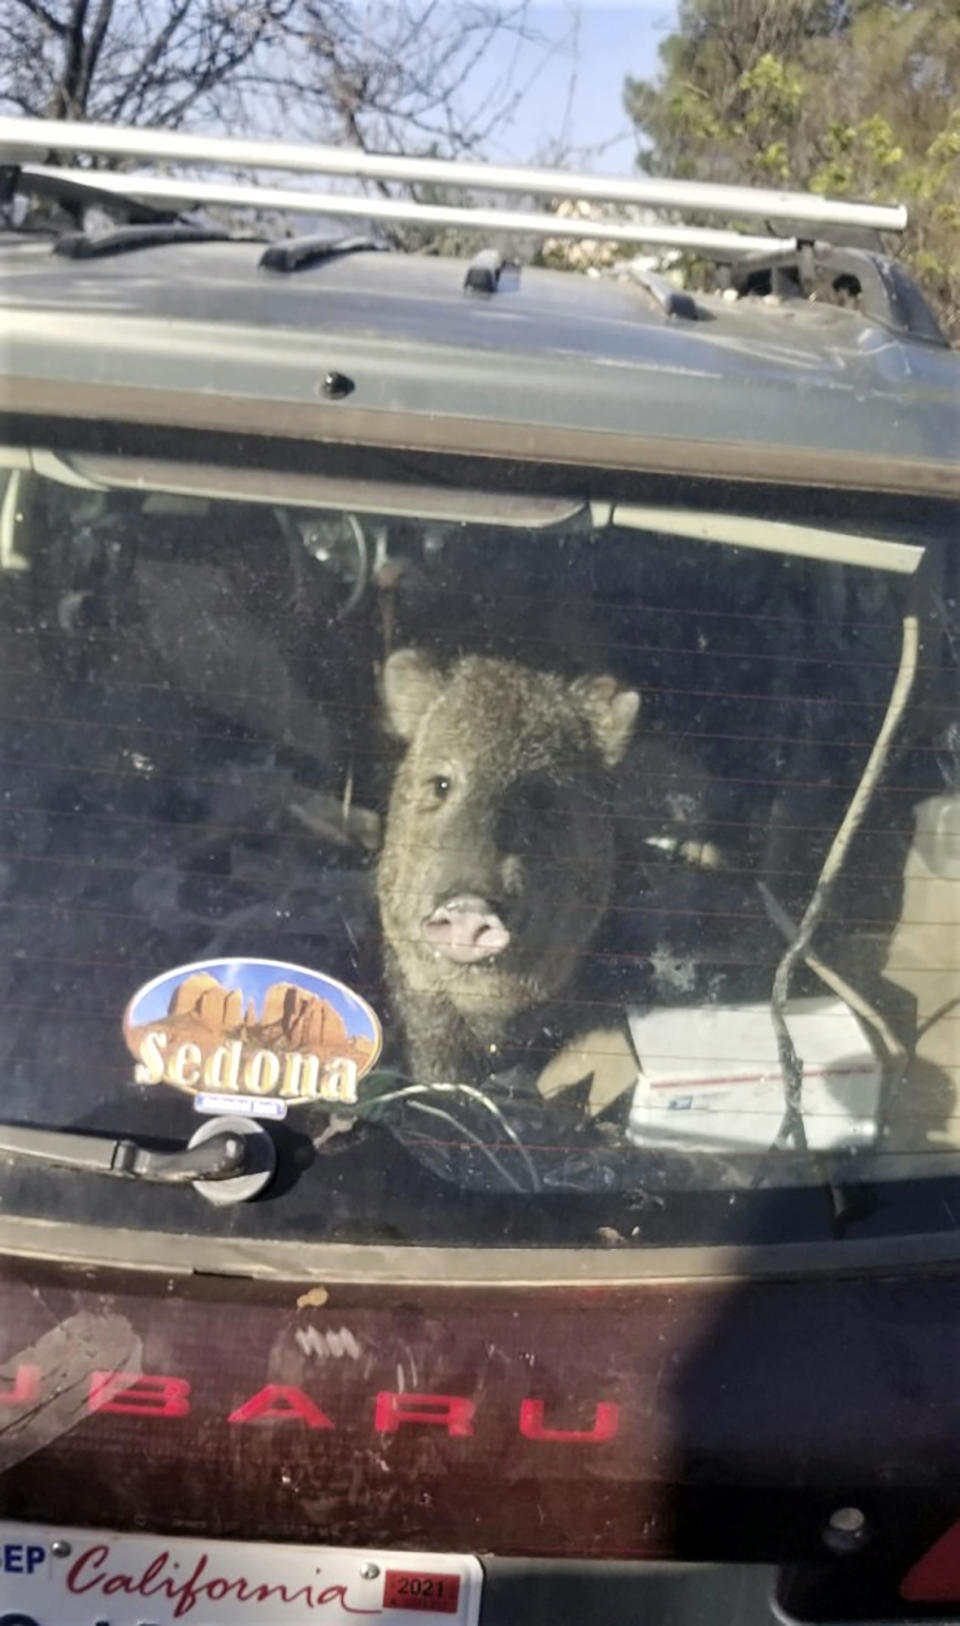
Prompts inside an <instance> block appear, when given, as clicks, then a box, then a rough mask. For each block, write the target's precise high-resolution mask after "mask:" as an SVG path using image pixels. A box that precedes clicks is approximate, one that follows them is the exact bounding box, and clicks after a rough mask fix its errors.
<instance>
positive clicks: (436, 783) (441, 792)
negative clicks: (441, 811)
mask: <svg viewBox="0 0 960 1626" xmlns="http://www.w3.org/2000/svg"><path fill="white" fill-rule="evenodd" d="M430 789H431V790H432V792H433V794H434V796H435V798H436V800H437V801H438V802H445V801H446V799H447V797H448V796H449V794H450V781H449V779H448V778H447V776H446V774H445V773H438V774H435V775H434V777H433V778H432V779H431V781H430Z"/></svg>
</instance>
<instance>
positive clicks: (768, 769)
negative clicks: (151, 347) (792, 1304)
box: [0, 448, 960, 1246]
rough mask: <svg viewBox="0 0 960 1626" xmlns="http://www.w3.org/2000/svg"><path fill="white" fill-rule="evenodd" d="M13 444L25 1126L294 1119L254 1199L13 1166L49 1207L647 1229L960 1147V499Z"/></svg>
mask: <svg viewBox="0 0 960 1626" xmlns="http://www.w3.org/2000/svg"><path fill="white" fill-rule="evenodd" d="M4 463H5V467H4V469H3V472H2V485H3V491H2V497H0V665H2V668H3V673H4V680H5V681H4V699H3V705H2V732H3V743H2V749H0V760H2V764H3V797H2V802H0V884H2V909H0V1058H2V1076H3V1080H4V1083H3V1109H2V1117H3V1120H4V1122H5V1123H6V1124H7V1125H18V1126H34V1127H39V1128H43V1127H47V1128H51V1129H52V1128H63V1127H67V1126H69V1127H70V1128H72V1129H80V1130H85V1131H87V1132H89V1133H90V1134H110V1135H115V1136H127V1137H132V1138H133V1139H135V1140H137V1141H139V1142H142V1143H144V1144H146V1145H149V1146H154V1147H156V1148H160V1149H163V1148H168V1149H169V1148H172V1147H177V1146H182V1145H183V1144H184V1143H185V1142H186V1141H187V1140H189V1139H190V1137H191V1136H192V1135H193V1134H194V1132H195V1131H196V1129H197V1128H198V1126H199V1125H201V1124H203V1123H207V1122H211V1121H213V1120H216V1119H218V1118H221V1117H222V1116H223V1115H225V1114H227V1115H229V1114H231V1113H232V1114H234V1115H237V1114H239V1115H246V1116H247V1117H249V1118H250V1119H251V1120H252V1121H254V1122H257V1123H260V1124H261V1125H262V1126H263V1127H264V1129H265V1131H266V1132H267V1133H268V1134H269V1135H270V1136H271V1138H272V1140H273V1141H274V1142H275V1145H276V1148H277V1173H276V1176H275V1178H274V1180H273V1182H272V1183H271V1185H270V1186H269V1187H268V1188H267V1189H266V1191H264V1192H263V1193H261V1194H260V1195H259V1196H258V1197H257V1199H256V1200H255V1201H251V1202H247V1203H242V1202H238V1203H229V1202H228V1203H225V1204H219V1205H218V1204H215V1203H209V1204H208V1203H204V1201H203V1200H202V1198H201V1197H200V1196H198V1194H197V1192H196V1191H194V1190H190V1189H178V1188H174V1187H164V1188H160V1187H157V1186H153V1185H150V1184H141V1183H140V1182H136V1183H130V1184H126V1185H122V1184H121V1183H120V1182H118V1181H113V1180H109V1179H107V1178H105V1177H103V1176H98V1175H92V1174H88V1173H84V1172H81V1171H77V1170H71V1169H68V1168H53V1167H47V1166H45V1165H42V1164H40V1163H37V1162H35V1161H32V1160H29V1159H23V1158H20V1157H11V1158H9V1159H6V1160H0V1200H2V1201H3V1204H4V1206H5V1208H6V1209H7V1210H8V1211H10V1212H14V1213H17V1212H19V1213H23V1214H28V1215H36V1216H44V1217H55V1218H57V1219H59V1220H66V1221H69V1220H72V1219H76V1220H81V1221H83V1222H85V1223H90V1222H93V1223H98V1224H107V1223H109V1224H120V1223H122V1224H123V1225H124V1226H128V1227H134V1228H135V1227H137V1226H140V1227H147V1228H150V1229H160V1230H170V1231H176V1232H180V1233H191V1232H198V1233H199V1232H210V1231H213V1232H215V1233H216V1232H218V1231H220V1232H225V1233H229V1234H235V1235H250V1236H253V1237H268V1238H270V1237H277V1238H279V1237H286V1238H291V1237H293V1238H302V1239H304V1240H307V1241H309V1240H344V1241H361V1242H362V1241H372V1240H389V1241H394V1242H399V1243H403V1242H413V1241H417V1242H435V1243H443V1242H451V1243H467V1244H473V1245H484V1246H499V1245H503V1244H506V1243H514V1244H516V1243H520V1244H529V1245H531V1246H532V1245H541V1246H543V1245H551V1244H560V1243H566V1244H569V1243H575V1244H578V1245H614V1244H615V1245H626V1246H629V1245H631V1244H635V1243H643V1242H651V1241H653V1242H688V1241H699V1242H711V1241H718V1240H724V1239H726V1238H727V1237H728V1236H730V1235H731V1234H743V1235H746V1234H749V1235H752V1236H755V1237H756V1238H757V1239H758V1240H765V1239H769V1238H770V1237H771V1236H773V1235H774V1234H777V1235H780V1234H793V1232H792V1230H791V1227H794V1228H796V1227H797V1226H799V1227H800V1229H801V1230H802V1229H803V1228H804V1227H805V1226H806V1227H809V1226H811V1225H812V1226H813V1229H814V1230H815V1231H816V1232H817V1234H819V1233H820V1231H821V1230H822V1231H823V1232H824V1234H840V1233H841V1232H844V1230H849V1227H850V1226H851V1225H857V1224H859V1225H861V1226H862V1225H864V1224H867V1225H869V1223H870V1216H871V1215H873V1216H875V1215H876V1213H877V1212H878V1208H879V1210H882V1208H883V1204H879V1205H878V1202H877V1198H876V1192H877V1191H878V1189H880V1188H883V1189H885V1188H886V1186H887V1185H888V1184H889V1183H891V1182H893V1181H894V1180H896V1181H897V1182H899V1185H900V1187H901V1189H902V1191H906V1190H908V1189H910V1190H913V1189H914V1188H916V1187H917V1186H918V1185H919V1184H920V1183H921V1182H922V1180H926V1181H929V1180H931V1179H933V1178H934V1177H936V1178H937V1179H940V1180H947V1181H948V1182H950V1181H952V1178H953V1164H952V1153H953V1149H954V1147H955V1146H956V1140H957V1118H956V1109H955V1105H954V1090H955V1082H956V1078H957V1061H958V1054H957V1044H956V1038H955V1035H956V1034H957V1032H958V1028H957V1021H958V1017H960V1012H958V1007H957V999H958V995H960V986H958V954H960V950H958V942H960V937H958V933H957V926H958V910H957V897H958V892H957V888H958V883H960V705H958V703H957V696H956V676H955V669H956V668H955V662H956V653H957V639H958V636H960V618H958V611H957V597H956V563H955V561H954V560H952V559H950V558H945V557H942V556H941V555H940V554H939V553H938V550H937V544H938V540H939V539H938V536H937V535H935V534H931V535H929V536H924V535H920V534H917V533H916V532H914V533H913V534H911V535H909V536H907V535H896V534H892V533H891V527H890V525H889V523H886V522H885V520H884V515H883V506H882V503H881V502H880V501H879V500H878V503H877V512H876V524H875V526H873V527H871V526H869V525H867V524H865V522H864V520H863V518H862V516H861V519H860V520H859V522H858V524H857V526H856V527H855V528H850V527H848V528H844V527H843V526H842V525H840V524H836V525H835V526H833V527H832V528H831V526H830V525H829V524H826V523H824V522H822V521H818V522H817V523H816V524H812V523H811V524H809V525H807V524H804V523H802V522H797V521H795V520H791V521H789V522H788V521H787V520H785V519H784V516H783V513H782V511H781V510H780V509H779V508H778V506H777V504H776V501H775V500H774V499H771V501H770V504H769V511H768V512H766V513H764V514H758V513H756V512H754V513H753V515H752V517H749V518H747V517H745V516H742V515H741V516H738V515H737V514H735V513H731V512H730V511H728V510H723V511H712V510H710V511H707V510H703V509H702V508H700V507H692V506H685V505H684V498H685V493H684V489H683V486H682V483H681V484H678V487H677V491H676V500H675V501H673V502H672V503H669V504H661V506H659V507H653V506H644V505H643V504H637V503H633V504H623V503H621V502H618V501H616V500H614V499H613V498H610V499H609V500H607V499H605V498H604V496H603V495H602V477H601V476H593V477H591V478H590V479H589V480H587V479H586V478H585V480H584V492H585V493H589V494H585V495H583V496H582V497H571V498H567V497H563V498H558V497H556V496H547V495H543V494H538V493H537V492H536V491H534V490H533V489H530V490H529V491H525V490H524V489H523V487H522V484H521V483H520V481H519V479H516V480H514V482H513V489H512V491H511V494H510V495H509V496H508V495H504V494H503V492H502V491H499V492H495V491H489V492H488V491H484V490H483V489H481V488H477V489H472V490H458V489H457V488H456V487H442V488H441V487H439V486H438V487H436V488H432V487H427V486H423V487H418V486H410V485H402V484H391V483H390V481H389V479H388V480H385V481H380V480H377V479H375V478H372V479H368V480H354V481H351V482H342V481H341V482H337V481H335V480H332V479H325V478H324V477H323V476H322V475H315V476H307V475H304V476H296V477H295V476H291V475H284V474H280V473H271V472H270V471H269V470H268V469H266V468H265V469H263V470H258V469H254V468H251V467H249V466H243V467H241V466H237V467H234V468H230V467H227V466H223V467H214V466H209V465H199V464H192V463H188V462H185V461H181V462H178V463H174V462H169V463H162V462H159V461H154V462H144V461H140V462H132V461H129V460H123V459H120V458H108V457H98V458H92V457H90V456H85V455H80V454H77V455H75V456H65V455H63V454H61V453H57V454H54V453H53V452H49V451H44V450H43V449H39V448H36V449H32V450H31V451H24V450H15V449H11V450H10V451H9V452H8V453H7V454H5V458H4ZM394 478H395V476H394ZM598 491H600V492H601V495H600V496H599V497H598V495H597V492H598ZM804 923H805V924H804ZM798 932H800V933H801V936H800V939H799V940H798V939H797V934H798ZM791 945H792V947H791ZM938 1189H939V1188H938ZM921 1200H922V1199H921ZM811 1216H813V1218H811ZM897 1223H901V1221H899V1220H898V1221H897ZM737 1225H742V1226H744V1227H746V1230H744V1231H743V1232H742V1233H737V1232H736V1226H737ZM731 1227H733V1228H734V1230H733V1231H731Z"/></svg>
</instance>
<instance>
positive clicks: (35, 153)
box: [0, 118, 907, 241]
mask: <svg viewBox="0 0 960 1626" xmlns="http://www.w3.org/2000/svg"><path fill="white" fill-rule="evenodd" d="M65 152H71V153H86V154H89V155H90V156H95V157H100V158H113V159H134V160H138V161H141V162H144V161H145V162H151V163H165V164H184V163H189V164H204V165H214V166H216V165H229V166H230V167H231V168H233V169H237V168H241V169H273V170H290V171H296V172H298V173H300V174H304V175H336V176H341V177H347V178H349V179H351V180H376V181H397V182H406V183H410V182H417V181H421V182H427V183H430V184H433V185H438V186H450V187H457V188H466V189H470V188H473V189H476V190H478V191H484V190H486V191H494V192H501V193H512V194H519V195H525V196H528V197H529V196H541V197H550V198H568V199H575V200H577V201H582V202H594V203H616V204H620V205H632V206H639V207H644V208H651V209H673V210H678V211H681V212H682V211H685V210H695V211H697V212H700V213H707V214H720V215H724V216H725V217H726V218H727V219H728V220H730V219H733V220H737V219H762V220H764V221H766V222H768V223H771V222H776V221H778V220H779V221H784V222H789V232H791V233H792V232H793V231H795V230H796V229H797V227H800V228H802V227H804V226H811V227H815V228H816V233H817V235H818V236H820V237H821V238H828V237H829V235H830V228H831V227H839V228H851V227H853V228H860V229H863V230H868V231H894V232H900V231H903V230H904V229H905V227H906V224H907V211H906V209H905V208H903V207H902V206H901V205H886V204H877V203H856V202H845V201H839V200H837V199H832V198H824V197H821V196H820V195H819V193H804V192H800V193H797V192H784V191H777V190H774V189H770V188H761V187H749V186H724V185H720V184H715V183H713V182H701V181H672V180H664V179H660V178H657V177H652V176H629V177H627V176H617V175H596V174H579V173H576V172H575V171H571V170H562V169H531V168H527V167H525V166H514V165H503V164H486V163H478V162H475V161H473V160H469V159H443V158H405V157H402V156H394V155H393V154H387V153H367V152H363V151H361V150H359V149H358V148H354V147H329V146H313V145H308V144H306V143H298V142H288V141H264V140H246V139H238V138H236V137H231V136H203V135H192V134H189V133H185V132H183V131H174V130H156V129H137V128H129V127H126V126H122V125H105V124H83V123H77V122H72V121H67V120H63V121H60V120H56V119H25V118H0V162H7V163H24V162H28V161H29V160H31V159H38V158H39V159H40V160H41V161H45V160H46V159H47V158H48V156H49V155H50V154H51V153H65ZM67 173H71V172H69V171H68V172H67ZM98 178H99V179H100V180H101V181H102V179H103V177H102V174H101V175H99V177H98ZM125 179H129V177H125ZM139 196H141V197H143V196H144V194H143V193H142V192H141V193H140V194H139ZM301 196H302V194H301ZM368 201H369V205H370V212H373V209H374V208H376V209H377V211H378V213H379V207H380V203H381V200H380V199H372V198H371V199H370V200H368ZM386 201H388V202H389V201H391V200H386ZM275 206H276V205H271V207H275ZM298 206H299V205H297V204H289V205H279V207H290V208H294V207H298ZM379 217H380V218H396V217H390V216H383V215H380V216H379ZM529 218H531V219H532V218H533V216H530V217H529ZM548 218H551V219H552V218H553V217H552V216H551V217H548ZM558 224H559V222H558ZM578 224H579V226H580V227H581V228H582V229H581V230H579V231H578V232H576V233H574V232H573V231H571V232H569V233H568V234H567V235H579V236H583V237H587V236H592V237H596V236H598V235H599V233H598V232H597V231H596V230H595V229H593V230H588V229H587V228H589V227H595V226H596V225H598V224H609V222H591V221H582V222H579V223H578ZM526 229H530V230H533V229H534V228H533V227H529V228H526ZM535 229H536V230H537V231H538V232H540V231H541V230H542V229H543V228H542V227H541V226H538V227H536V228H535ZM677 229H679V228H677ZM786 234H787V233H784V235H786ZM556 235H560V234H559V233H557V234H556ZM773 235H774V236H776V235H777V233H776V232H774V233H773ZM630 240H632V241H637V240H638V239H636V238H633V239H630Z"/></svg>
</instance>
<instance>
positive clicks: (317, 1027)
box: [123, 960, 381, 1117]
mask: <svg viewBox="0 0 960 1626" xmlns="http://www.w3.org/2000/svg"><path fill="white" fill-rule="evenodd" d="M123 1036H124V1038H125V1039H126V1041H127V1047H128V1049H129V1050H130V1052H131V1054H132V1055H133V1056H134V1058H135V1060H136V1063H137V1065H136V1067H135V1069H134V1081H135V1082H136V1083H137V1084H173V1085H174V1086H175V1087H176V1088H177V1089H179V1090H185V1091H187V1093H188V1094H190V1095H193V1096H195V1097H196V1106H197V1108H198V1110H199V1111H201V1112H224V1111H238V1110H239V1111H243V1110H246V1112H248V1113H250V1114H252V1115H254V1116H261V1117H282V1116H283V1115H284V1113H285V1112H286V1109H287V1107H288V1106H292V1105H295V1104H297V1103H299V1102H302V1101H322V1102H327V1103H331V1104H332V1103H340V1104H346V1105H348V1106H353V1105H355V1104H356V1102H357V1083H358V1081H359V1080H360V1079H361V1078H362V1077H363V1075H364V1073H367V1072H369V1070H370V1068H371V1067H372V1066H373V1065H374V1062H375V1061H376V1059H377V1057H378V1056H379V1054H380V1045H381V1032H380V1024H379V1022H378V1021H377V1018H376V1016H375V1015H374V1013H373V1011H372V1010H371V1009H370V1007H369V1005H368V1004H367V1003H366V1001H365V1000H362V999H361V998H360V997H359V995H357V994H354V993H351V991H350V989H349V988H345V987H344V985H343V983H340V982H335V981H334V979H333V978H332V977H324V976H321V975H320V974H319V973H318V972H316V971H307V970H305V969H304V968H303V967H302V966H298V965H287V964H286V963H285V962H284V961H282V960H205V961H203V962H202V963H201V964H199V965H185V966H180V967H179V969H178V970H176V971H168V972H166V973H165V974H164V975H163V976H162V977H155V978H154V980H153V981H152V982H148V983H147V984H146V986H145V987H143V988H141V989H140V990H139V992H138V993H136V994H134V996H133V998H132V999H131V1001H130V1003H129V1005H128V1006H127V1009H126V1011H125V1013H124V1018H123Z"/></svg>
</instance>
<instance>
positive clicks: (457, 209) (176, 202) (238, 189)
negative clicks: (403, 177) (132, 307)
mask: <svg viewBox="0 0 960 1626" xmlns="http://www.w3.org/2000/svg"><path fill="white" fill-rule="evenodd" d="M0 122H2V121H0ZM0 156H2V149H0ZM84 173H85V172H84V171H83V170H75V169H54V168H52V167H51V168H47V167H46V166H42V167H34V166H32V165H24V166H22V167H21V169H20V177H21V179H20V186H21V189H22V190H24V191H29V190H30V184H31V182H32V179H33V177H34V176H39V177H41V178H42V181H43V184H44V188H45V190H46V191H47V192H48V193H49V192H50V191H51V190H52V188H53V186H54V183H55V182H56V180H57V179H62V180H63V182H64V183H65V184H66V185H69V186H70V188H71V194H72V197H73V200H74V203H75V202H76V195H77V188H78V186H79V184H80V181H79V179H78V178H79V177H82V176H83V175H84ZM90 173H91V183H90V184H91V196H92V197H95V199H96V201H97V202H98V203H102V202H103V200H104V196H105V194H108V193H112V195H113V196H114V197H115V198H116V200H117V202H118V204H124V203H137V204H143V203H152V204H153V205H154V206H155V207H158V206H161V205H165V206H166V207H167V208H168V209H169V208H172V209H184V208H188V207H190V206H191V205H207V206H210V207H222V208H230V209H270V210H279V211H281V212H283V213H287V214H299V215H324V216H328V217H331V218H334V219H336V218H337V217H341V218H344V219H350V220H357V219H359V220H364V221H371V220H386V221H393V222H394V223H396V224H399V225H408V226H455V227H459V228H461V229H463V228H466V229H468V230H470V231H482V232H484V233H485V234H486V235H489V234H490V233H491V232H507V233H512V234H514V235H518V236H533V237H543V238H549V237H554V238H560V237H562V238H576V239H579V240H581V241H583V240H586V241H592V242H604V243H638V244H640V243H642V244H647V245H649V246H651V247H657V248H679V249H688V250H690V251H691V252H693V253H700V254H705V255H707V256H709V257H710V258H712V259H715V260H718V261H721V262H722V261H733V260H737V259H739V258H740V256H741V255H743V254H763V253H768V252H769V251H770V250H771V249H792V250H795V249H796V248H797V242H796V239H795V238H792V237H777V236H771V235H766V236H760V235H758V234H755V233H750V232H737V231H727V230H724V229H721V228H710V227H702V228H701V227H699V226H664V225H660V223H659V222H658V221H647V222H641V221H636V222H633V221H620V220H584V219H578V218H572V217H570V216H566V215H552V214H548V213H546V212H543V213H539V212H538V213H533V212H530V211H528V210H525V209H485V208H464V207H461V206H459V205H455V204H439V203H436V204H435V203H430V204H426V203H412V202H410V201H408V200H407V199H406V198H384V197H379V196H377V197H366V196H359V195H358V194H356V193H354V192H312V191H308V189H307V188H306V187H302V186H301V187H277V186H253V185H246V184H242V183H236V182H219V181H194V180H183V179H181V178H180V177H178V176H160V175H143V174H140V173H139V172H131V171H129V170H126V171H124V172H123V173H122V174H118V173H117V172H116V171H113V170H94V171H92V172H90Z"/></svg>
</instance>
